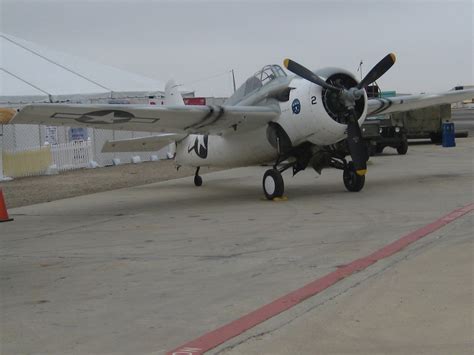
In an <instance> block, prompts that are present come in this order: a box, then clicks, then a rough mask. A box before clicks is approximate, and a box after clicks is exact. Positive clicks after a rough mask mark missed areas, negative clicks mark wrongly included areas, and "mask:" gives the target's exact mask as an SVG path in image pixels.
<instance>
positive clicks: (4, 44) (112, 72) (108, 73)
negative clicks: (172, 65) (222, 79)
mask: <svg viewBox="0 0 474 355" xmlns="http://www.w3.org/2000/svg"><path fill="white" fill-rule="evenodd" d="M0 59H1V62H0V69H1V70H0V83H1V84H0V102H37V101H48V100H49V98H50V97H52V98H54V101H57V100H58V99H57V98H58V97H59V98H60V97H65V96H75V97H76V98H77V97H81V96H90V95H91V94H92V95H93V96H97V97H110V94H111V92H113V93H117V94H114V95H113V96H114V97H120V96H121V95H120V94H118V93H121V92H127V93H137V92H141V93H156V94H162V93H163V92H164V82H162V81H159V80H153V79H150V78H147V77H143V76H140V75H137V74H133V73H129V72H126V71H123V70H120V69H117V68H114V67H111V66H108V65H103V64H97V63H93V62H91V61H89V60H86V59H83V58H78V57H75V56H72V55H68V54H64V53H60V52H57V51H54V50H50V49H47V48H44V47H41V46H39V45H37V44H34V43H31V42H28V41H25V40H23V39H19V38H16V37H14V36H11V35H6V34H2V33H0ZM181 91H183V92H188V93H189V90H185V89H184V88H183V89H182V90H181ZM122 96H123V95H122ZM132 96H133V94H132ZM59 100H60V99H59Z"/></svg>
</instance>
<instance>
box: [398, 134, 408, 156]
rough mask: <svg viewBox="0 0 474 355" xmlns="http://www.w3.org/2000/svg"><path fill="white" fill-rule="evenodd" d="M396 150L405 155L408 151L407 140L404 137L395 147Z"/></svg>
mask: <svg viewBox="0 0 474 355" xmlns="http://www.w3.org/2000/svg"><path fill="white" fill-rule="evenodd" d="M397 152H398V154H400V155H405V154H406V153H407V152H408V141H407V139H406V138H404V139H402V143H400V145H399V146H398V147H397Z"/></svg>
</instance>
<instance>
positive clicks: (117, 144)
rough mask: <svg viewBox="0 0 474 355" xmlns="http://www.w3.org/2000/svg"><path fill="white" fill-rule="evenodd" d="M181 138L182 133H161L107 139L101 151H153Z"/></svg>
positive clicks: (182, 136)
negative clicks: (112, 139) (113, 139)
mask: <svg viewBox="0 0 474 355" xmlns="http://www.w3.org/2000/svg"><path fill="white" fill-rule="evenodd" d="M182 138H184V135H183V134H161V135H156V136H149V137H140V138H131V139H120V140H115V141H107V142H105V144H104V146H103V147H102V153H119V152H155V151H157V150H160V149H161V148H164V147H166V146H167V145H168V144H170V143H173V142H175V141H177V140H180V139H182Z"/></svg>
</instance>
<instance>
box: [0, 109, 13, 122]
mask: <svg viewBox="0 0 474 355" xmlns="http://www.w3.org/2000/svg"><path fill="white" fill-rule="evenodd" d="M15 114H16V110H14V109H12V108H2V107H0V124H7V123H9V122H10V121H11V119H12V118H13V116H15Z"/></svg>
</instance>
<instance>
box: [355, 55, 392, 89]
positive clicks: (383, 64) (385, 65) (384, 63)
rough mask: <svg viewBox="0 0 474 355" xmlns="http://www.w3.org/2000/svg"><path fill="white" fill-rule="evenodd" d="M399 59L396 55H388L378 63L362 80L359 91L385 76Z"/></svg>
mask: <svg viewBox="0 0 474 355" xmlns="http://www.w3.org/2000/svg"><path fill="white" fill-rule="evenodd" d="M396 59H397V57H396V56H395V54H393V53H390V54H387V55H386V56H385V57H384V58H383V59H382V60H381V61H380V62H378V63H377V64H376V65H375V66H374V67H373V68H372V69H371V70H370V71H369V72H368V73H367V75H366V76H365V77H364V79H362V80H361V82H360V83H359V85H357V88H358V89H362V88H365V87H366V86H368V85H369V84H372V83H373V82H374V81H377V79H378V78H380V77H381V76H382V75H384V74H385V73H386V72H387V71H388V70H389V69H390V68H391V67H392V65H394V64H395V61H396Z"/></svg>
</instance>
